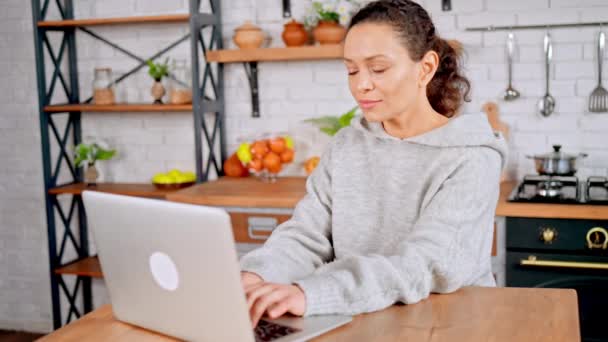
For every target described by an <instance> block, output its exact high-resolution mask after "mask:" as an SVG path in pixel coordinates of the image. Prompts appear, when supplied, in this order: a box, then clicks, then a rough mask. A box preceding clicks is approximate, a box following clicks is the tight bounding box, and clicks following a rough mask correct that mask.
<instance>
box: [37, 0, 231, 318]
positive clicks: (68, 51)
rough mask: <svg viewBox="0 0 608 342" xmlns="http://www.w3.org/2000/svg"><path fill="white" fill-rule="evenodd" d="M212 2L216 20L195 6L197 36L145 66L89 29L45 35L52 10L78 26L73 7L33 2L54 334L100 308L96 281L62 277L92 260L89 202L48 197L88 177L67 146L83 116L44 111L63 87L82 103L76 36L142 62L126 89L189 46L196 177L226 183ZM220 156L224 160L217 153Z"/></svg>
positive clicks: (218, 34) (53, 0)
mask: <svg viewBox="0 0 608 342" xmlns="http://www.w3.org/2000/svg"><path fill="white" fill-rule="evenodd" d="M208 2H209V7H210V8H211V13H201V11H200V8H201V6H200V5H201V0H189V13H190V21H189V26H190V33H188V34H187V35H185V36H183V37H181V38H179V39H177V40H176V41H174V42H173V43H171V44H169V45H168V46H166V47H164V48H163V49H161V50H160V51H158V52H157V53H155V54H153V55H152V56H150V57H148V58H143V57H141V56H139V55H137V54H136V53H133V52H131V51H129V50H128V49H126V48H124V47H121V46H119V45H117V44H115V43H112V42H111V41H109V40H108V39H106V38H104V37H102V36H100V35H99V34H97V33H95V32H94V31H92V30H90V29H88V28H86V27H48V28H47V27H39V26H38V23H39V22H41V21H44V20H45V18H46V16H47V13H48V10H49V7H50V6H51V5H53V4H54V6H56V8H57V10H58V12H59V14H60V16H61V19H63V20H68V19H74V7H73V1H72V0H32V17H33V18H32V19H33V25H34V30H33V31H34V43H35V57H36V73H37V87H38V111H39V118H40V134H41V149H42V162H43V175H44V196H45V209H46V217H47V234H48V248H49V271H50V278H51V301H52V310H53V326H54V328H55V329H57V328H59V327H61V326H62V325H63V324H67V323H69V322H70V321H71V320H72V319H73V318H79V317H81V316H82V315H83V314H85V313H87V312H90V311H91V310H92V308H93V307H92V302H93V301H92V290H91V278H90V277H87V276H76V279H75V281H74V282H73V285H72V286H69V282H66V279H65V278H64V277H66V276H63V275H60V274H56V273H55V270H56V269H58V268H60V267H62V266H64V265H67V264H70V263H72V262H74V261H77V260H82V259H84V258H87V257H89V256H90V255H89V240H88V230H87V220H86V213H85V210H84V204H83V202H82V197H81V196H80V195H64V196H71V199H68V201H59V198H58V195H51V194H49V190H50V189H52V188H55V187H57V186H61V185H65V184H61V185H59V184H57V183H58V179H59V176H60V173H61V171H62V165H63V164H64V163H65V164H66V165H67V169H68V171H69V179H70V182H68V183H76V182H81V181H82V176H83V174H82V171H81V170H80V169H79V168H76V167H75V166H74V164H73V156H71V154H70V153H69V151H71V150H70V149H69V148H68V144H73V145H74V146H75V145H76V144H78V143H80V142H81V141H82V137H81V134H82V131H81V116H82V113H81V112H79V111H73V112H64V113H47V112H45V111H44V107H45V106H48V105H52V104H53V103H51V102H52V99H53V96H54V95H55V94H56V91H57V83H59V84H60V85H61V89H62V90H63V91H64V94H65V96H66V98H67V100H68V103H69V104H79V103H81V101H80V94H79V82H78V65H77V54H76V31H77V30H80V31H81V32H83V33H85V34H87V35H89V36H91V37H92V38H94V39H97V40H99V41H101V42H103V43H105V44H108V45H109V46H111V47H113V48H115V49H116V50H118V51H120V52H122V53H124V54H125V55H127V56H129V57H131V58H133V59H135V60H136V61H138V62H139V64H138V65H137V66H135V67H134V68H132V69H131V70H129V71H127V72H126V73H125V74H123V75H121V76H119V77H118V78H117V79H116V80H114V83H115V84H117V83H120V82H121V81H123V80H124V79H126V78H127V77H129V76H131V75H133V74H134V73H135V72H137V71H138V70H140V69H141V68H143V67H144V66H145V65H146V61H147V60H149V59H155V58H158V57H160V56H162V55H164V54H165V53H167V52H168V51H170V50H171V49H172V48H174V47H175V46H177V45H178V44H180V43H182V42H184V41H186V40H187V39H190V42H191V45H190V48H191V57H192V61H191V62H192V87H193V117H194V135H195V153H196V155H195V159H196V174H197V180H198V182H204V181H207V180H209V178H210V177H211V176H212V172H213V173H214V174H215V175H216V176H221V175H222V173H223V170H222V165H223V161H224V160H225V159H226V150H225V145H226V144H225V141H224V137H225V133H224V120H223V118H224V108H225V105H224V77H223V76H224V74H223V72H224V70H223V65H222V64H221V63H209V62H206V61H204V59H203V58H199V48H200V49H201V50H202V53H203V55H204V54H205V53H206V51H207V50H210V49H222V25H221V9H220V0H208ZM209 29H210V30H211V34H210V37H209V38H208V42H206V41H205V30H209ZM51 34H59V35H61V41H60V43H59V44H58V46H55V47H53V43H52V40H51V39H50V38H49V36H50V35H51ZM45 51H46V53H47V56H48V60H50V62H51V63H50V64H52V65H51V68H52V70H53V72H52V74H51V76H50V78H49V79H47V76H46V68H47V65H45V64H46V59H45ZM201 61H202V63H204V64H205V65H204V69H203V70H204V71H203V72H202V77H201V71H200V70H201ZM47 81H48V82H47ZM208 85H209V86H208ZM91 100H92V99H91V98H89V99H86V100H85V101H84V102H86V103H88V102H90V101H91ZM58 115H67V120H64V121H65V127H63V130H61V129H60V127H59V122H60V121H58V120H56V119H55V118H57V116H58ZM205 115H211V116H212V119H213V120H212V122H213V123H212V124H211V125H208V124H207V123H206V122H207V121H206V120H205ZM201 131H202V134H201ZM203 138H204V141H203ZM52 139H53V140H54V142H55V143H56V144H57V146H58V149H59V151H58V152H59V153H58V156H57V159H56V160H55V163H54V164H53V160H52V153H51V147H52V145H51V142H52ZM218 149H219V154H218V153H217V150H218ZM204 155H206V156H207V161H206V164H205V165H203V160H204V158H203V157H204ZM53 165H54V166H53ZM62 203H64V204H62ZM65 203H70V204H69V209H67V210H66V209H65V208H64V206H65ZM66 213H67V215H66ZM56 216H58V217H59V219H60V221H61V222H60V224H61V225H63V229H62V230H61V232H62V234H61V236H59V235H58V233H59V232H60V231H59V230H58V229H57V228H58V225H57V224H56V220H55V217H56ZM75 218H77V219H75ZM58 242H59V245H58ZM69 248H72V250H73V251H74V252H75V254H76V256H77V257H76V259H75V260H65V259H66V255H67V254H68V250H69ZM62 295H63V296H64V297H65V299H67V302H68V311H67V312H68V313H67V317H65V319H62V310H61V298H62V297H61V296H62Z"/></svg>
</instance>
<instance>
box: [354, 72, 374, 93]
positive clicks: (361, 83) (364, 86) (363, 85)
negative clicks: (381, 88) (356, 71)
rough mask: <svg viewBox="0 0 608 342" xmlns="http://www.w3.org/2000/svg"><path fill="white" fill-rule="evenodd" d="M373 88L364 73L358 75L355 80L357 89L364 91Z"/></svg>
mask: <svg viewBox="0 0 608 342" xmlns="http://www.w3.org/2000/svg"><path fill="white" fill-rule="evenodd" d="M372 89H374V84H373V83H372V81H371V80H370V78H369V77H366V76H364V75H362V76H360V77H359V79H358V80H357V90H358V91H360V92H366V91H370V90H372Z"/></svg>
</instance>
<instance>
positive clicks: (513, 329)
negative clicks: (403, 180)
mask: <svg viewBox="0 0 608 342" xmlns="http://www.w3.org/2000/svg"><path fill="white" fill-rule="evenodd" d="M203 325H204V324H203ZM203 325H202V326H203ZM579 335H580V332H579V323H578V308H577V297H576V292H575V291H574V290H566V289H527V288H483V287H467V288H463V289H461V290H459V291H457V292H455V293H452V294H444V295H431V297H430V298H428V299H426V300H424V301H422V302H420V303H418V304H413V305H395V306H392V307H390V308H388V309H386V310H382V311H379V312H374V313H370V314H362V315H358V316H356V317H355V318H354V320H353V322H351V323H349V324H348V325H345V326H343V327H340V328H338V329H336V330H333V331H331V332H329V333H327V334H325V335H323V336H321V337H318V338H316V339H314V340H313V341H317V342H329V341H495V342H499V341H508V342H511V341H537V342H542V341H547V342H559V341H564V342H576V341H580V336H579ZM82 340H87V341H144V342H145V341H174V339H172V338H169V337H166V336H162V335H159V334H156V333H153V332H150V331H147V330H144V329H141V328H137V327H134V326H131V325H128V324H125V323H121V322H119V321H116V320H115V319H114V318H113V317H112V312H111V307H110V306H109V305H106V306H104V307H102V308H100V309H98V310H95V311H93V312H92V313H90V314H88V315H86V316H84V317H83V318H81V319H79V320H77V321H75V322H73V323H71V324H69V325H67V326H65V327H63V328H61V329H59V330H57V331H55V332H54V333H52V334H50V335H47V336H46V337H44V338H43V339H41V340H40V341H43V342H52V341H82Z"/></svg>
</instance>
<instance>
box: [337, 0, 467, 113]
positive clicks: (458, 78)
mask: <svg viewBox="0 0 608 342" xmlns="http://www.w3.org/2000/svg"><path fill="white" fill-rule="evenodd" d="M370 22H371V23H385V24H389V25H391V26H392V27H393V29H394V30H395V32H397V34H398V35H399V37H400V38H401V39H402V41H403V44H404V46H405V48H406V49H407V51H408V53H409V55H410V57H411V58H412V59H413V60H414V61H416V62H418V61H420V60H421V59H422V57H424V55H425V54H426V53H427V52H428V51H430V50H433V51H435V52H437V54H438V55H439V66H438V68H437V71H436V73H435V75H434V76H433V79H432V80H431V82H429V84H428V85H427V89H426V90H427V97H428V99H429V102H430V104H431V106H432V107H433V109H434V110H436V111H437V112H438V113H440V114H443V115H444V116H446V117H448V118H449V117H452V116H453V115H454V114H456V113H457V112H458V110H459V109H460V107H461V106H462V103H463V101H467V102H468V101H470V99H469V94H470V91H471V83H470V82H469V80H468V79H467V78H466V77H465V76H463V74H462V72H461V66H460V60H461V59H460V57H461V56H460V53H461V51H458V50H459V49H456V48H455V47H454V46H452V45H450V43H448V42H447V41H446V40H444V39H442V38H440V37H439V36H438V35H437V33H436V31H435V25H434V24H433V21H432V20H431V17H430V16H429V14H428V12H427V11H426V10H425V9H424V8H422V6H420V5H419V4H417V3H415V2H413V1H410V0H377V1H373V2H370V3H369V4H367V5H366V6H365V7H363V8H361V9H360V10H359V11H358V12H357V13H356V14H355V15H354V16H353V18H352V19H351V22H350V24H349V26H348V29H349V30H350V29H351V28H353V27H354V26H356V25H358V24H361V23H370Z"/></svg>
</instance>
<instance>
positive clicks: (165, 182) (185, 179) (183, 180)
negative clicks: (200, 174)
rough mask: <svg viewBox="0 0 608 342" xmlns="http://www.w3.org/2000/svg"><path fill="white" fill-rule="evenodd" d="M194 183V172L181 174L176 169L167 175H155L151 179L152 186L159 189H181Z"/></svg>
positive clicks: (181, 172)
mask: <svg viewBox="0 0 608 342" xmlns="http://www.w3.org/2000/svg"><path fill="white" fill-rule="evenodd" d="M194 183H196V174H194V172H189V171H186V172H183V171H180V170H177V169H173V170H170V171H169V172H167V173H157V174H155V175H154V177H152V184H154V186H156V187H157V188H159V189H182V188H186V187H189V186H190V185H192V184H194Z"/></svg>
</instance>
